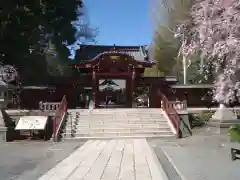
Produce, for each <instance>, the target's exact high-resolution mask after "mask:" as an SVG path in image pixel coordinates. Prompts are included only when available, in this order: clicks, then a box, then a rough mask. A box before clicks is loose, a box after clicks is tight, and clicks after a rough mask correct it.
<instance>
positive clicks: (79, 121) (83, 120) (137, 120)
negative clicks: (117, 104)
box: [67, 118, 167, 123]
mask: <svg viewBox="0 0 240 180" xmlns="http://www.w3.org/2000/svg"><path fill="white" fill-rule="evenodd" d="M67 121H68V122H71V121H72V122H75V121H77V122H78V123H81V122H82V123H86V122H87V123H88V122H89V123H91V122H106V123H112V122H113V123H117V122H124V123H125V122H126V123H128V122H134V123H135V122H143V123H145V122H150V123H152V122H167V120H166V119H163V118H160V119H141V118H139V119H133V118H130V119H127V118H125V119H72V120H71V119H68V120H67Z"/></svg>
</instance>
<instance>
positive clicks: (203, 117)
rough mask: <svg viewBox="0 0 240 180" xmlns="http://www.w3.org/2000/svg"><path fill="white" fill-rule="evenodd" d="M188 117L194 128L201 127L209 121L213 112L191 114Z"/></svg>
mask: <svg viewBox="0 0 240 180" xmlns="http://www.w3.org/2000/svg"><path fill="white" fill-rule="evenodd" d="M188 117H189V122H190V124H191V127H192V128H194V127H201V126H203V125H205V124H206V123H207V122H208V121H209V119H210V118H211V117H212V113H198V114H189V115H188Z"/></svg>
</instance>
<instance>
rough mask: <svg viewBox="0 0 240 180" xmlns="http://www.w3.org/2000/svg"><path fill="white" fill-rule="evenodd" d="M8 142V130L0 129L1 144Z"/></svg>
mask: <svg viewBox="0 0 240 180" xmlns="http://www.w3.org/2000/svg"><path fill="white" fill-rule="evenodd" d="M6 141H7V128H6V127H0V143H2V142H6Z"/></svg>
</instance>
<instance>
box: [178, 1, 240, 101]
mask: <svg viewBox="0 0 240 180" xmlns="http://www.w3.org/2000/svg"><path fill="white" fill-rule="evenodd" d="M190 17H191V18H190V19H189V20H187V21H185V22H184V23H182V24H180V25H179V26H178V27H177V31H176V34H175V37H177V38H180V40H181V44H182V46H181V48H180V53H181V54H182V55H183V56H184V57H187V58H188V59H191V56H192V55H194V54H196V53H200V54H201V58H202V61H201V63H202V70H203V71H202V72H203V73H205V74H206V75H209V74H212V75H213V76H214V78H215V88H214V99H215V100H216V101H218V102H220V103H222V104H229V103H232V102H234V101H236V100H237V101H239V100H240V70H239V68H240V1H239V0H194V1H193V5H192V8H191V12H190Z"/></svg>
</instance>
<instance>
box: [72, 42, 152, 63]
mask: <svg viewBox="0 0 240 180" xmlns="http://www.w3.org/2000/svg"><path fill="white" fill-rule="evenodd" d="M146 47H147V46H100V45H81V47H80V49H79V50H77V51H76V56H75V59H76V61H87V60H93V59H94V58H96V57H97V56H99V54H105V53H110V52H119V53H124V54H129V55H131V56H133V57H134V59H135V60H137V61H140V62H149V63H151V61H149V59H148V52H147V49H146Z"/></svg>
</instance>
